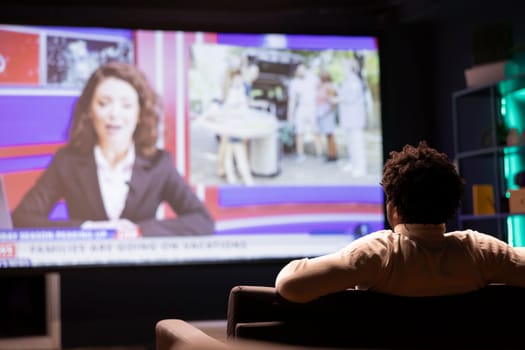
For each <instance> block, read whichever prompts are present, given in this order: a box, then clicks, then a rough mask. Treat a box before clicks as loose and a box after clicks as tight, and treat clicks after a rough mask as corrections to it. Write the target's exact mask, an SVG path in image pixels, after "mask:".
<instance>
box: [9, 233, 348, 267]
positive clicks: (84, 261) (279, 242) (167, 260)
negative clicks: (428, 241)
mask: <svg viewBox="0 0 525 350" xmlns="http://www.w3.org/2000/svg"><path fill="white" fill-rule="evenodd" d="M82 231H85V232H84V234H85V236H84V235H82V236H81V237H80V238H79V239H67V240H66V239H57V240H47V239H46V240H43V239H34V236H30V237H32V239H29V238H28V236H26V235H22V236H21V237H24V239H21V240H11V241H6V240H0V268H10V267H13V268H16V267H51V266H57V267H58V266H82V265H112V264H113V265H121V264H130V265H137V264H176V263H193V262H196V263H199V262H200V263H205V262H221V261H225V262H227V261H239V260H256V259H278V258H287V257H291V256H297V257H302V256H317V255H321V254H326V253H329V252H333V251H335V250H337V249H340V248H342V247H344V246H345V245H346V244H348V243H349V242H351V241H352V240H353V239H354V238H353V236H351V235H310V234H272V235H262V234H249V235H231V236H228V235H217V236H191V237H190V236H184V237H181V236H179V237H166V238H164V237H154V238H149V237H142V238H139V239H107V237H106V236H105V235H104V234H103V231H104V230H94V231H93V232H91V234H93V235H94V237H98V238H90V239H86V237H87V236H88V233H87V232H89V231H88V230H82ZM50 232H53V233H54V234H56V233H57V232H54V231H52V230H50ZM2 233H5V232H2ZM106 233H108V235H111V232H110V231H108V232H106ZM48 234H49V233H48ZM113 234H114V232H113ZM59 237H60V236H59Z"/></svg>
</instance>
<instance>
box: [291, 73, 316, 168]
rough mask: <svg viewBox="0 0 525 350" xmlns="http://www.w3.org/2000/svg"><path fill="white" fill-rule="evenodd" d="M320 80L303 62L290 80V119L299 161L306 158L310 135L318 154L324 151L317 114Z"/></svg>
mask: <svg viewBox="0 0 525 350" xmlns="http://www.w3.org/2000/svg"><path fill="white" fill-rule="evenodd" d="M318 82H319V80H318V78H317V76H316V75H315V74H313V72H311V70H310V69H309V68H307V67H306V65H305V64H303V63H301V64H299V65H298V66H297V67H296V69H295V75H294V77H293V78H292V80H291V82H290V86H289V90H288V121H289V122H290V123H291V124H292V125H293V126H294V131H295V147H296V153H297V161H298V162H302V161H304V160H305V149H304V144H305V141H306V138H307V137H308V136H311V137H312V138H313V141H314V148H315V153H316V155H317V156H321V154H322V152H323V149H322V142H321V137H320V135H319V129H318V126H317V116H316V110H317V106H316V97H317V86H318Z"/></svg>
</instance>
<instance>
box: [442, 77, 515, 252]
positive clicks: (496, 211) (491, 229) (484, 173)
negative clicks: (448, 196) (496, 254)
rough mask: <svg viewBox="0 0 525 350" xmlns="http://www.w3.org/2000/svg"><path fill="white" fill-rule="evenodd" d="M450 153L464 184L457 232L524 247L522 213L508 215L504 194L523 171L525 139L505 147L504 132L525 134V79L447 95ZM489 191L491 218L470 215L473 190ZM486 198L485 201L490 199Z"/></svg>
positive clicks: (473, 213) (472, 204) (472, 207)
mask: <svg viewBox="0 0 525 350" xmlns="http://www.w3.org/2000/svg"><path fill="white" fill-rule="evenodd" d="M452 106H453V113H452V115H453V118H454V120H453V128H454V151H455V161H456V164H457V167H458V171H459V173H460V174H461V175H462V176H463V178H464V179H465V181H466V187H465V197H464V201H463V204H462V206H461V208H460V209H459V212H458V216H457V218H458V227H459V228H460V229H467V228H472V229H475V230H478V231H480V232H484V233H488V234H492V235H494V236H496V237H498V238H500V239H502V240H505V241H507V242H509V243H510V244H511V245H514V246H525V214H510V213H509V211H508V191H509V190H512V189H517V188H518V186H517V185H516V184H515V183H514V176H515V174H516V173H518V172H519V171H523V170H524V169H525V139H523V137H522V138H521V140H520V143H519V144H518V145H510V146H509V145H507V135H508V130H510V129H511V128H516V129H518V131H519V133H520V135H523V136H525V134H522V133H523V132H525V75H520V76H516V77H513V78H510V79H505V80H502V81H500V82H497V83H494V84H491V85H486V86H482V87H477V88H471V89H465V90H461V91H457V92H455V93H454V94H453V95H452ZM476 184H488V185H491V186H492V189H493V202H492V203H491V205H488V206H489V207H491V208H492V210H493V213H486V214H477V213H475V211H474V205H475V203H474V200H473V185H476ZM489 198H490V196H487V198H486V199H489Z"/></svg>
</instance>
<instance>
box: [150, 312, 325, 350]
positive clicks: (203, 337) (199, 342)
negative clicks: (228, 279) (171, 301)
mask: <svg viewBox="0 0 525 350" xmlns="http://www.w3.org/2000/svg"><path fill="white" fill-rule="evenodd" d="M155 341H156V342H155V349H156V350H323V349H314V348H310V347H300V346H293V345H285V344H279V343H270V342H266V341H255V340H245V339H226V340H225V341H221V340H218V339H216V338H214V337H212V336H210V335H209V334H206V333H205V332H203V331H202V330H201V329H199V328H198V327H196V326H195V325H194V324H192V323H190V322H187V321H185V320H181V319H163V320H160V321H158V322H157V323H156V325H155Z"/></svg>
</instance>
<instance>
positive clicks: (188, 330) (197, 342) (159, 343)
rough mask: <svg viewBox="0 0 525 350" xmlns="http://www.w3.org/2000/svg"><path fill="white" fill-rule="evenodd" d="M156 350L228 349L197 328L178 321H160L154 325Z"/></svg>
mask: <svg viewBox="0 0 525 350" xmlns="http://www.w3.org/2000/svg"><path fill="white" fill-rule="evenodd" d="M155 341H156V350H183V349H184V350H185V349H200V348H202V349H214V350H223V349H228V347H227V346H226V344H225V343H223V342H221V341H220V340H217V339H215V338H213V337H211V336H209V335H207V334H206V333H204V332H203V331H201V330H200V329H198V328H197V327H195V326H193V325H191V324H189V323H187V322H186V321H183V320H179V319H165V320H160V321H158V322H157V323H156V325H155Z"/></svg>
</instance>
